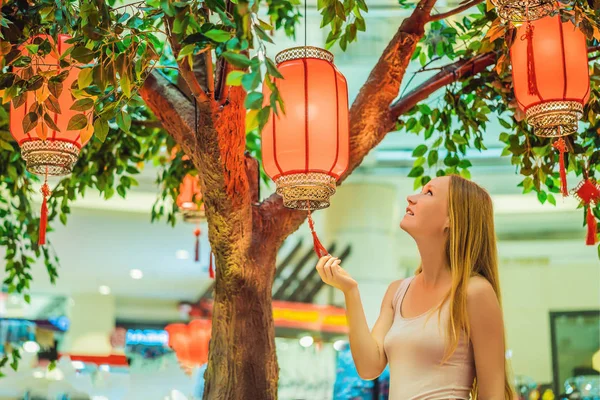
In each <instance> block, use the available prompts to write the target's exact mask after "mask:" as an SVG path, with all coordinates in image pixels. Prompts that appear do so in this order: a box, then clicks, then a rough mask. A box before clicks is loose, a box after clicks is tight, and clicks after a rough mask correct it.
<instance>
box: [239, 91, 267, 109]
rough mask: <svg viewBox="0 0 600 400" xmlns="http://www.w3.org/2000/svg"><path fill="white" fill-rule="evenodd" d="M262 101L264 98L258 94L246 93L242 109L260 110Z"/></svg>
mask: <svg viewBox="0 0 600 400" xmlns="http://www.w3.org/2000/svg"><path fill="white" fill-rule="evenodd" d="M263 99H264V96H263V94H262V93H260V92H252V93H248V95H247V96H246V101H245V102H244V107H246V108H247V109H250V110H259V109H261V108H262V103H263Z"/></svg>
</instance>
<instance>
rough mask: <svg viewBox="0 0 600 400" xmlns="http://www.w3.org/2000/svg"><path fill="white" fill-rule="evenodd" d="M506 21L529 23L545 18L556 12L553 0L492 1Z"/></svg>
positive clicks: (499, 14)
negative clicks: (553, 11)
mask: <svg viewBox="0 0 600 400" xmlns="http://www.w3.org/2000/svg"><path fill="white" fill-rule="evenodd" d="M492 4H493V5H494V6H496V10H497V12H498V16H499V17H500V18H501V19H503V20H504V21H511V22H527V21H535V20H536V19H540V18H544V17H545V16H547V15H548V14H550V12H552V10H554V1H553V0H492Z"/></svg>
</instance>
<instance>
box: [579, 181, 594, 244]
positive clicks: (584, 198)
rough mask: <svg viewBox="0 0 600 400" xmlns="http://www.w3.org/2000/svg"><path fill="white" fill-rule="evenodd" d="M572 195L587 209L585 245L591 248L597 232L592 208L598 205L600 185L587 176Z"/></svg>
mask: <svg viewBox="0 0 600 400" xmlns="http://www.w3.org/2000/svg"><path fill="white" fill-rule="evenodd" d="M573 194H574V195H575V197H577V199H579V201H580V202H582V203H583V205H584V206H585V207H586V209H587V215H586V223H587V239H586V244H587V245H590V246H593V245H595V244H596V242H597V230H598V224H597V222H596V217H595V216H594V212H593V210H592V208H593V207H594V205H595V204H598V203H600V185H598V184H597V183H596V182H594V181H593V180H591V179H589V178H588V177H587V176H586V177H585V179H584V180H583V181H581V182H580V183H579V185H577V187H576V188H575V189H574V190H573Z"/></svg>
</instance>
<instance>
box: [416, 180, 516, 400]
mask: <svg viewBox="0 0 600 400" xmlns="http://www.w3.org/2000/svg"><path fill="white" fill-rule="evenodd" d="M448 217H449V231H448V240H447V242H446V259H447V262H448V265H449V266H450V271H451V274H452V287H451V289H450V292H449V293H448V294H447V295H446V298H445V299H444V300H447V299H448V298H449V299H450V304H449V305H450V321H449V323H448V327H447V345H446V351H445V354H444V360H443V361H442V362H445V361H447V360H448V358H450V356H451V355H452V354H453V353H454V352H455V351H456V349H457V347H458V342H459V339H460V337H461V335H462V334H464V335H465V336H466V340H469V338H470V333H471V329H470V326H469V321H468V315H467V285H468V282H469V278H471V277H472V276H481V277H483V278H485V279H486V280H487V281H488V282H489V283H490V284H491V285H492V287H493V288H494V291H495V292H496V296H497V297H498V301H499V302H500V303H501V299H500V280H499V277H498V254H497V250H496V233H495V230H494V214H493V207H492V199H491V197H490V195H489V194H488V193H487V191H485V190H484V189H482V188H481V187H479V186H478V185H477V184H475V183H473V182H471V181H468V180H466V179H464V178H462V177H460V176H457V175H452V176H450V191H449V194H448ZM421 271H422V268H421V267H419V269H418V270H417V272H416V273H417V274H419V273H421ZM444 302H445V301H444ZM444 302H442V303H444ZM440 310H441V306H440ZM504 370H505V375H504V397H505V399H512V398H513V395H514V392H513V391H512V387H511V385H510V383H509V374H508V372H509V371H508V366H507V364H506V361H505V366H504ZM477 392H478V390H477V381H476V380H475V382H474V383H473V390H472V392H471V398H472V399H474V400H475V399H477Z"/></svg>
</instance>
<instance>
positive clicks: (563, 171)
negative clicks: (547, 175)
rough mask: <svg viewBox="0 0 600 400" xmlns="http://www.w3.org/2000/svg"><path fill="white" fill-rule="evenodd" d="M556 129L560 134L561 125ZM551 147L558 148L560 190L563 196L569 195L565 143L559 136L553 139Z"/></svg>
mask: <svg viewBox="0 0 600 400" xmlns="http://www.w3.org/2000/svg"><path fill="white" fill-rule="evenodd" d="M557 129H558V133H559V134H560V131H561V127H560V126H559V127H558V128H557ZM552 147H554V148H555V149H556V150H558V161H559V168H560V191H561V193H562V195H563V197H567V196H568V195H569V190H568V188H567V168H566V166H565V153H566V152H567V144H566V142H565V140H564V139H563V138H562V136H561V137H559V138H558V139H556V140H555V141H554V143H553V144H552Z"/></svg>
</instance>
